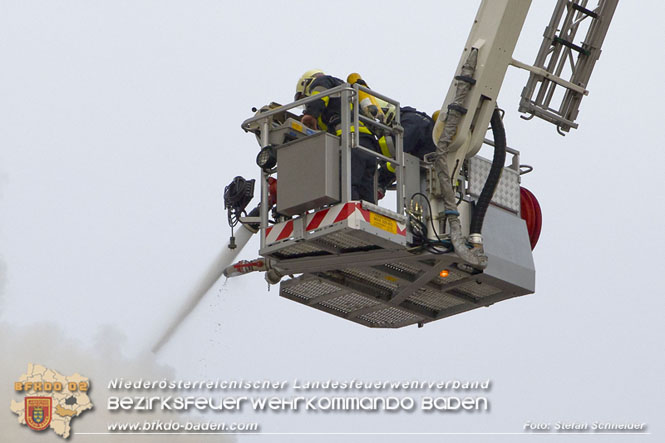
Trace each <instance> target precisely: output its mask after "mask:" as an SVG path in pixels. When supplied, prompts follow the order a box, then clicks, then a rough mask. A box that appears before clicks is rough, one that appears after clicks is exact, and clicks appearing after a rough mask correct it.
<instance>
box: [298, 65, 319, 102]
mask: <svg viewBox="0 0 665 443" xmlns="http://www.w3.org/2000/svg"><path fill="white" fill-rule="evenodd" d="M318 74H321V75H323V74H324V73H323V71H322V70H320V69H310V70H309V71H307V72H305V73H304V74H303V75H302V76H301V77H300V78H299V79H298V84H297V85H296V95H295V96H294V98H293V99H294V100H300V99H301V98H303V97H304V96H305V95H306V93H307V87H308V86H309V84H310V83H312V80H314V79H315V78H316V77H317V75H318Z"/></svg>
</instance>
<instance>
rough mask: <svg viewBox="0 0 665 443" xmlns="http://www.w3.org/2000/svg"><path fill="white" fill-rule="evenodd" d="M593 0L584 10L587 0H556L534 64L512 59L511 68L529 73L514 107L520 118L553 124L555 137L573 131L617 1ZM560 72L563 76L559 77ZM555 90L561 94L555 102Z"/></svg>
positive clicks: (576, 125)
mask: <svg viewBox="0 0 665 443" xmlns="http://www.w3.org/2000/svg"><path fill="white" fill-rule="evenodd" d="M597 2H598V4H597V6H596V7H595V8H594V9H589V8H588V5H587V3H588V0H558V2H557V5H556V7H555V9H554V13H553V14H552V19H551V20H550V23H549V25H548V26H547V28H545V33H544V39H543V43H542V44H541V46H540V51H539V52H538V56H537V57H536V61H535V63H534V66H529V65H526V64H524V63H521V62H518V61H516V60H513V61H512V64H513V65H514V66H516V67H519V68H522V69H526V70H528V71H530V72H531V75H530V76H529V80H528V81H527V84H526V86H525V87H524V89H523V91H522V99H521V100H520V106H519V112H522V113H526V114H530V115H529V116H528V117H524V116H522V118H525V119H527V120H529V119H531V118H533V117H534V116H536V117H540V118H542V119H544V120H546V121H548V122H550V123H553V124H555V125H556V126H557V130H558V131H559V133H560V134H561V135H564V134H563V133H564V132H568V131H569V130H570V129H571V128H574V129H577V127H578V124H577V123H575V119H576V118H577V115H578V114H579V107H580V103H581V101H582V98H583V97H584V96H585V95H588V93H589V91H587V89H586V87H587V84H588V82H589V78H590V77H591V72H592V71H593V68H594V66H595V64H596V61H597V60H598V58H599V57H600V53H601V49H600V48H601V46H602V44H603V41H604V40H605V35H606V34H607V30H608V28H609V25H610V22H611V21H612V16H613V15H614V11H615V10H616V7H617V3H618V0H597ZM586 24H588V28H587V33H586V36H585V37H584V40H582V42H581V44H576V43H575V42H574V40H575V37H576V35H577V33H578V30H580V28H582V27H584V26H586ZM564 70H565V72H566V74H569V79H568V80H564V79H563V78H562V75H564ZM557 87H561V88H563V89H557ZM555 94H558V95H559V96H561V95H562V97H561V99H560V101H558V97H557V95H555ZM557 102H558V107H557V105H556V103H557Z"/></svg>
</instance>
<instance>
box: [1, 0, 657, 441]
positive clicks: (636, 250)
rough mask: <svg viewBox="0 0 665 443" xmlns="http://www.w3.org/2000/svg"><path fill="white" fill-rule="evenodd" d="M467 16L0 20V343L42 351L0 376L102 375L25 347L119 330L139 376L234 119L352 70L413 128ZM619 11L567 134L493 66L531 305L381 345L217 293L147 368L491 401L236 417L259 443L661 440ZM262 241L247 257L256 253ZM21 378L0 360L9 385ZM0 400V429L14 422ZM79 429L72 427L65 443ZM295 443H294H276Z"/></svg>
mask: <svg viewBox="0 0 665 443" xmlns="http://www.w3.org/2000/svg"><path fill="white" fill-rule="evenodd" d="M479 3H480V2H479V1H472V2H467V1H464V2H451V1H446V2H442V1H421V2H413V4H409V5H407V4H406V3H405V2H399V1H382V2H336V3H334V6H330V7H325V6H324V5H322V4H316V5H315V4H314V3H312V2H304V1H289V2H285V1H281V2H279V1H272V2H268V1H260V2H245V3H242V4H241V3H240V2H233V3H231V2H222V1H198V0H196V1H188V2H184V1H140V2H130V1H112V2H111V1H107V2H89V1H66V2H65V1H61V2H51V1H7V0H0V60H1V62H0V63H1V65H2V68H1V69H0V272H1V273H2V274H0V278H1V279H2V280H0V297H1V302H0V303H1V304H0V322H1V324H2V329H0V332H1V333H2V334H3V335H5V337H6V338H10V339H11V340H12V341H14V340H15V341H16V342H19V343H20V342H22V340H25V349H30V348H31V347H32V348H34V349H35V352H34V355H32V356H30V355H26V354H25V353H21V354H20V356H19V355H16V356H14V355H8V356H5V358H6V359H8V360H13V363H12V369H11V371H16V370H20V369H14V368H15V367H17V368H23V367H24V366H25V365H27V363H28V362H35V363H38V362H40V360H43V359H48V361H50V362H52V364H53V365H55V366H56V367H55V368H54V369H59V370H61V371H62V372H66V371H72V372H80V373H82V374H86V375H87V376H89V377H90V378H91V379H92V380H95V376H97V378H98V379H102V380H103V379H105V378H106V377H111V376H113V374H107V373H106V372H108V371H106V372H104V373H103V374H102V373H100V374H99V375H96V374H95V373H94V371H95V370H98V366H96V365H91V366H90V367H89V368H88V367H87V365H88V361H87V360H85V359H83V358H80V359H78V360H76V359H75V360H72V359H70V357H71V356H69V355H67V353H66V352H65V353H64V354H59V355H53V353H52V352H50V353H49V352H48V349H46V348H40V347H38V346H35V343H33V341H34V340H35V337H34V334H28V333H27V332H28V331H30V330H31V329H33V328H37V327H38V325H44V324H45V323H47V324H48V325H49V327H50V328H52V330H53V331H57V333H55V332H54V334H53V335H49V334H45V335H44V336H43V337H42V339H41V340H44V341H45V342H46V343H48V342H49V340H55V339H62V340H68V341H71V342H72V343H77V346H80V347H81V348H82V349H85V348H90V347H94V346H96V345H95V343H96V342H95V338H94V337H99V335H98V332H99V330H100V328H108V327H111V328H113V329H114V330H115V331H116V333H117V334H115V335H113V334H111V335H109V337H110V338H109V340H114V339H115V338H114V337H117V336H124V337H125V340H124V341H122V344H121V346H122V347H123V352H124V353H125V356H126V358H127V359H128V361H131V359H132V356H133V355H136V354H137V353H140V352H142V351H143V350H145V349H146V348H147V347H149V346H150V345H152V343H153V340H154V339H155V337H156V336H157V335H158V334H159V332H161V331H162V330H163V328H164V327H165V326H166V324H167V323H168V321H169V320H170V318H171V316H172V315H173V314H174V312H175V311H176V310H177V309H178V307H179V306H180V305H181V304H182V302H183V299H184V297H185V296H186V294H187V293H188V291H189V289H190V288H191V287H192V286H193V285H195V283H196V282H197V281H198V279H199V277H200V275H201V273H202V272H203V271H204V270H205V269H206V267H207V265H208V264H209V263H210V262H211V261H212V260H213V259H214V257H215V256H216V255H217V253H218V252H219V251H220V250H221V248H223V247H225V245H226V243H227V241H228V237H229V235H230V229H229V228H228V226H227V224H226V214H225V213H224V211H223V202H222V192H223V188H224V186H225V185H226V184H228V182H230V180H231V179H232V178H233V177H234V176H236V175H243V176H245V177H247V178H258V168H257V167H256V165H255V162H254V159H255V156H256V153H257V149H258V145H257V144H256V141H255V138H254V137H253V136H252V135H247V134H245V133H244V132H243V131H242V130H241V129H240V123H241V122H242V121H243V120H244V119H246V118H248V117H250V116H251V115H252V113H251V108H252V107H253V106H257V107H259V106H261V105H263V104H266V103H268V102H270V101H276V102H281V103H286V102H288V101H290V100H291V98H292V97H293V93H294V88H295V84H296V80H297V79H298V77H299V76H300V75H301V74H302V72H304V71H305V70H307V69H311V68H319V69H323V70H325V71H326V72H327V73H330V74H332V75H336V76H339V77H343V78H344V77H346V75H347V74H348V73H351V72H359V73H361V74H362V75H363V77H364V78H366V79H367V81H368V82H369V83H370V85H371V86H372V87H373V88H374V89H376V90H377V91H379V92H382V93H384V94H386V95H388V96H391V97H394V98H396V99H398V100H400V101H401V102H402V103H403V104H407V105H411V106H415V107H417V108H419V109H422V110H424V111H427V112H430V113H431V112H432V111H433V110H435V109H437V108H439V107H440V106H441V103H442V101H443V99H444V97H445V94H446V92H447V90H448V87H449V84H450V82H451V80H452V77H453V76H454V75H455V72H454V71H455V68H456V66H457V63H458V61H459V57H460V54H461V52H462V49H463V47H464V43H465V41H466V38H467V36H468V32H469V29H470V27H471V24H472V22H473V18H474V16H475V14H476V11H477V8H478V5H479ZM590 3H592V4H595V1H592V2H590ZM554 4H555V1H554V0H551V1H550V0H547V1H546V0H537V1H534V2H533V5H532V6H531V11H530V13H529V16H528V18H527V21H526V24H525V26H524V29H523V32H522V35H521V37H520V40H519V43H518V46H517V48H516V51H515V58H517V59H519V60H521V61H524V62H528V63H532V62H533V60H534V59H535V56H536V53H537V50H538V48H539V46H540V43H541V40H542V33H543V30H544V28H545V25H546V24H547V23H548V21H549V18H550V15H551V11H552V9H553V7H554ZM637 6H638V2H622V3H621V4H620V5H619V7H618V10H617V13H616V15H615V18H614V21H613V22H612V25H611V28H610V32H609V34H608V37H607V39H606V41H605V44H604V47H603V54H602V56H601V58H600V61H599V62H598V64H597V65H596V69H595V71H594V73H593V76H592V78H591V81H590V84H589V90H590V91H591V93H590V95H589V96H588V97H586V98H584V100H583V102H582V106H581V112H580V117H579V122H580V128H579V129H578V130H573V131H571V133H570V134H569V135H567V136H566V137H561V136H559V135H557V133H556V131H555V128H554V127H553V126H552V125H550V124H548V123H546V122H544V121H538V120H537V119H534V120H532V121H529V122H527V121H524V120H521V119H520V118H519V114H518V113H517V105H518V102H519V95H520V93H521V90H522V87H523V86H524V84H525V82H526V79H527V74H526V72H525V71H519V70H517V69H515V68H511V69H510V70H509V72H508V74H507V77H506V80H505V82H504V87H503V89H502V91H501V94H500V96H499V104H500V106H501V107H502V108H504V109H505V110H506V117H505V126H506V132H507V137H508V144H509V146H511V147H513V148H515V149H518V150H520V151H521V153H522V161H523V162H524V163H528V164H530V165H533V166H534V172H533V173H531V174H529V175H526V176H524V177H523V186H525V187H527V188H529V189H530V190H532V191H533V192H534V193H535V195H536V196H537V198H538V199H539V201H540V204H541V206H542V209H543V217H544V221H543V230H542V235H541V238H540V242H539V244H538V246H537V248H536V250H535V252H534V260H535V264H536V270H537V283H536V287H537V289H536V293H535V294H534V295H530V296H526V297H521V298H517V299H513V300H510V301H507V302H502V303H499V304H496V305H494V306H492V307H491V308H489V309H481V310H476V311H472V312H469V313H465V314H462V315H459V316H454V317H452V318H449V319H446V320H442V321H439V322H435V323H431V324H428V325H427V326H426V327H425V328H423V329H417V328H415V327H409V328H405V329H399V330H374V329H369V328H364V327H362V326H359V325H356V324H354V323H351V322H346V321H344V320H341V319H339V318H337V317H333V316H330V315H328V314H325V313H322V312H319V311H316V310H312V309H308V308H306V307H304V306H302V305H300V304H297V303H293V302H291V301H289V300H286V299H283V298H280V297H279V296H278V292H279V291H278V287H273V288H272V289H271V290H270V291H268V290H267V285H266V283H265V282H264V280H263V278H262V276H261V275H259V274H256V275H251V276H245V277H242V278H238V279H233V280H229V281H228V282H227V283H226V284H222V282H220V283H219V284H218V285H217V286H216V287H215V288H213V289H212V290H211V291H210V292H209V293H208V294H207V296H206V297H205V298H204V299H203V301H202V302H201V304H200V305H199V306H198V308H197V309H196V310H195V311H194V312H193V313H192V315H191V316H190V317H189V318H188V320H187V321H186V323H185V324H184V325H183V326H182V328H180V329H179V331H178V332H177V334H176V335H175V336H174V338H173V339H172V340H171V341H170V342H169V343H168V345H167V346H166V347H165V348H164V349H163V351H162V352H161V353H160V354H159V356H158V357H157V361H156V362H154V365H161V366H159V367H160V368H163V367H168V368H169V369H168V371H167V370H164V371H162V372H165V373H168V374H176V376H177V377H180V378H211V379H217V378H245V379H253V378H260V379H287V380H293V379H294V378H298V379H313V380H324V379H340V380H344V379H349V378H358V379H367V380H377V379H378V380H383V379H397V380H401V379H407V380H411V379H422V380H447V379H481V380H485V379H491V380H492V381H493V389H492V391H491V393H490V394H489V396H490V400H491V402H492V403H491V404H492V408H491V411H490V412H489V413H485V414H448V415H446V414H443V415H442V414H431V415H425V414H405V413H402V414H396V415H391V414H354V413H349V414H308V415H304V414H286V413H283V414H265V415H259V416H258V418H257V417H256V416H252V415H251V414H246V415H245V416H241V415H234V416H232V417H231V418H232V419H234V420H235V419H237V420H241V419H245V420H257V421H260V422H261V424H262V429H263V430H264V431H266V432H497V433H502V432H521V430H522V425H523V424H524V422H526V421H529V420H532V421H544V422H556V421H559V420H569V421H573V420H576V421H590V422H592V421H596V420H598V421H618V422H624V421H626V422H633V421H637V422H647V423H649V426H650V431H651V432H652V433H653V434H654V435H652V436H631V437H621V438H614V437H609V436H605V437H601V438H602V439H603V441H642V440H652V439H656V438H657V437H655V435H661V436H662V435H663V419H662V417H663V413H664V412H665V410H664V409H665V408H664V407H663V402H662V396H663V395H664V394H665V392H664V389H663V383H662V374H663V370H665V364H664V362H665V357H664V356H663V344H662V340H663V333H664V332H665V327H664V326H663V325H664V322H663V320H662V312H663V309H664V308H665V302H664V298H663V289H662V286H661V280H662V279H661V278H660V274H661V273H662V270H661V267H662V266H663V259H662V250H663V247H665V242H664V241H663V239H664V236H663V234H662V225H663V223H662V219H663V217H664V216H665V211H664V210H663V204H664V203H665V202H664V201H663V200H664V199H663V191H662V184H663V179H662V176H663V175H662V172H661V169H662V168H663V165H664V164H665V150H664V149H663V146H662V145H663V142H662V131H661V128H662V121H661V120H662V118H663V111H662V103H663V99H664V98H665V97H664V94H663V88H662V85H661V84H660V82H661V80H662V79H663V78H664V77H665V69H663V66H664V62H663V60H662V48H661V46H660V45H661V42H662V40H663V27H662V24H661V23H660V22H661V21H662V17H663V16H665V6H664V5H663V3H662V2H659V1H641V2H639V8H638V7H637ZM257 240H258V239H254V241H253V242H252V243H250V244H249V245H248V247H247V248H246V249H245V250H244V251H243V254H242V255H241V257H240V258H254V257H256V256H257V250H258V241H257ZM39 330H42V329H41V327H40V329H39ZM104 330H106V329H104ZM68 343H69V342H68ZM42 344H43V343H42ZM58 349H59V348H58ZM113 349H116V348H115V347H114V348H113ZM42 353H43V354H42ZM46 354H48V356H46ZM80 355H81V354H80V352H79V351H77V352H76V353H74V357H77V356H80ZM109 358H111V356H109ZM16 359H19V360H23V361H18V362H17V361H16ZM0 365H2V366H5V363H0ZM16 365H17V366H16ZM117 370H118V371H121V369H120V368H118V369H117ZM149 370H152V369H146V371H149ZM86 372H88V373H86ZM137 372H140V371H137V370H135V369H132V371H131V372H128V373H131V374H133V375H134V376H139V375H137V374H136V373H137ZM160 373H161V372H160ZM19 375H20V373H16V372H10V371H9V367H8V366H5V369H4V370H3V371H2V377H3V381H2V383H5V384H9V383H11V382H12V381H13V380H14V378H15V377H18V376H19ZM149 375H150V374H146V377H147V376H149ZM117 376H118V377H120V376H124V374H122V373H118V374H117ZM103 394H104V391H103V390H102V389H101V388H100V390H99V391H98V393H97V401H98V402H100V403H101V404H99V405H98V407H99V408H100V409H101V408H102V407H103V401H104V395H103ZM93 400H94V398H93ZM2 404H6V406H7V408H6V410H5V412H4V413H2V414H4V415H3V416H2V417H3V418H2V419H3V421H2V423H3V424H4V423H6V422H7V420H14V417H12V416H11V415H10V413H9V399H8V398H6V399H0V408H2V407H3V406H2ZM12 426H14V425H12ZM95 426H97V428H95ZM95 426H93V425H92V424H89V425H86V422H85V417H82V418H80V422H78V423H76V422H75V426H74V433H75V434H76V432H77V431H80V432H83V431H84V430H85V431H90V432H93V431H95V430H97V429H98V427H99V426H100V425H99V424H98V423H95ZM99 430H100V431H102V430H103V429H99ZM25 432H27V430H25ZM74 438H76V441H79V440H80V441H90V439H84V436H80V437H76V436H75V437H74ZM261 438H263V439H265V440H266V441H278V438H277V437H268V436H266V437H261ZM295 438H298V440H297V441H303V442H304V441H311V439H312V437H289V438H286V437H285V438H284V440H279V441H292V439H295ZM317 438H319V439H320V440H321V441H339V438H326V437H317ZM385 438H386V437H371V436H365V437H352V436H350V437H346V438H345V439H344V441H355V439H358V441H365V442H366V441H379V439H385ZM403 438H406V437H399V436H396V437H390V439H389V440H388V441H401V439H403ZM419 438H420V439H422V440H423V441H424V440H429V441H434V440H436V438H434V437H430V438H428V437H419ZM437 438H441V437H437ZM445 438H446V440H447V441H471V440H473V441H477V440H474V437H468V436H467V437H451V436H449V437H445ZM496 438H497V439H503V440H506V441H509V440H510V439H512V438H519V439H523V440H525V441H526V440H530V439H533V440H534V441H536V440H537V439H538V438H540V439H543V438H544V439H549V440H554V439H557V441H564V440H565V439H569V440H573V439H575V438H578V439H580V440H581V439H598V437H594V436H586V437H584V436H582V437H538V436H534V437H530V436H523V437H496ZM559 438H560V439H561V440H559ZM661 438H662V437H661ZM257 439H258V437H244V438H239V439H238V441H253V440H257ZM413 439H414V437H409V438H408V439H407V440H405V441H414V440H413ZM456 439H457V440H456ZM192 440H193V439H192ZM211 440H212V438H211ZM128 441H129V440H128ZM136 441H139V440H136ZM317 441H318V440H317Z"/></svg>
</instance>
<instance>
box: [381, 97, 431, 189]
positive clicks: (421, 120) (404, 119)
mask: <svg viewBox="0 0 665 443" xmlns="http://www.w3.org/2000/svg"><path fill="white" fill-rule="evenodd" d="M399 115H400V124H401V125H402V127H403V128H404V138H403V142H402V146H403V150H404V152H405V153H406V154H411V155H414V156H416V157H418V158H419V159H420V160H422V159H423V157H424V156H425V154H429V153H430V152H434V151H435V150H436V145H435V144H434V140H433V139H432V131H433V130H434V123H436V120H435V119H433V118H432V117H430V116H429V115H427V114H426V113H424V112H421V111H418V110H417V109H415V108H412V107H410V106H404V107H401V108H400V114H399ZM435 115H436V116H437V117H438V114H435ZM391 142H392V140H388V139H386V137H385V136H384V137H381V138H380V139H379V145H380V147H381V153H382V154H383V155H385V156H386V157H394V156H393V155H391V154H392V152H391V149H390V147H389V143H391ZM393 181H395V169H394V168H393V167H392V165H390V164H385V163H384V164H381V167H380V169H379V190H378V193H379V198H382V197H383V195H385V190H386V189H387V188H388V186H390V185H391V184H392V183H393Z"/></svg>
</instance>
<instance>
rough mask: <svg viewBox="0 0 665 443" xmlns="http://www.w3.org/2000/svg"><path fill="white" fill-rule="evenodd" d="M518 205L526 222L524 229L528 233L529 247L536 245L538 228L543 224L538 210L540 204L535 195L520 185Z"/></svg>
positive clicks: (541, 215)
mask: <svg viewBox="0 0 665 443" xmlns="http://www.w3.org/2000/svg"><path fill="white" fill-rule="evenodd" d="M520 206H521V211H520V212H521V215H522V219H523V220H524V221H525V222H526V229H527V232H528V233H529V241H530V242H531V249H532V250H533V248H535V247H536V243H538V238H539V237H540V229H541V228H542V226H543V213H542V212H541V211H540V204H538V200H537V199H536V196H535V195H533V193H532V192H531V191H529V190H528V189H526V188H523V187H520Z"/></svg>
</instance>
